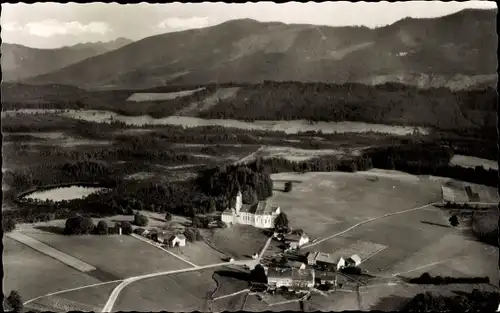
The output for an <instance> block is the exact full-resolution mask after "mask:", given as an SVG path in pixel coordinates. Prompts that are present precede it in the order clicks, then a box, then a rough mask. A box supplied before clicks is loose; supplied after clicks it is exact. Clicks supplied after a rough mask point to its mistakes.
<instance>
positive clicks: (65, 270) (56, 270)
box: [3, 237, 100, 301]
mask: <svg viewBox="0 0 500 313" xmlns="http://www.w3.org/2000/svg"><path fill="white" fill-rule="evenodd" d="M3 246H4V250H3V269H4V279H3V288H4V292H5V293H8V292H10V290H17V291H19V292H20V294H21V296H22V297H23V300H24V301H27V300H30V299H33V298H35V297H39V296H43V295H44V294H46V293H51V292H56V291H60V290H64V289H69V288H76V287H79V286H85V285H92V284H96V283H99V282H100V281H99V280H97V279H96V278H94V277H91V276H90V275H87V274H84V273H82V272H79V271H77V270H75V269H73V268H71V267H69V266H67V265H65V264H63V263H61V262H59V261H57V260H56V259H53V258H51V257H49V256H46V255H44V254H42V253H40V252H38V251H35V250H33V249H31V248H30V247H28V246H26V245H23V244H21V243H19V242H17V241H15V240H13V239H10V238H8V237H4V238H3Z"/></svg>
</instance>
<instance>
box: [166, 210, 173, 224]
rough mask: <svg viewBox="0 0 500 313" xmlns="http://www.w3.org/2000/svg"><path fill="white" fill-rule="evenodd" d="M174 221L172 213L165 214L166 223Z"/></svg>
mask: <svg viewBox="0 0 500 313" xmlns="http://www.w3.org/2000/svg"><path fill="white" fill-rule="evenodd" d="M171 220H172V213H170V212H167V213H166V214H165V221H167V222H170V221H171Z"/></svg>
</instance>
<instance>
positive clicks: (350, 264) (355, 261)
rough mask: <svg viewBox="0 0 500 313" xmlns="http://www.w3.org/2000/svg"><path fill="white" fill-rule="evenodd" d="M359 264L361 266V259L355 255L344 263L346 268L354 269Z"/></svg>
mask: <svg viewBox="0 0 500 313" xmlns="http://www.w3.org/2000/svg"><path fill="white" fill-rule="evenodd" d="M360 264H361V258H360V257H359V256H358V255H357V254H353V255H351V257H350V258H348V259H347V260H346V261H345V266H346V267H356V266H359V265H360Z"/></svg>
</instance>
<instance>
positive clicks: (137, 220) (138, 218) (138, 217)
mask: <svg viewBox="0 0 500 313" xmlns="http://www.w3.org/2000/svg"><path fill="white" fill-rule="evenodd" d="M134 224H135V225H137V226H147V225H148V217H147V216H145V215H142V214H140V213H135V215H134Z"/></svg>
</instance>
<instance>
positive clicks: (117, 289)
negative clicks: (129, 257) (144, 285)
mask: <svg viewBox="0 0 500 313" xmlns="http://www.w3.org/2000/svg"><path fill="white" fill-rule="evenodd" d="M246 262H248V261H245V260H242V261H236V262H221V263H214V264H210V265H203V266H197V267H190V268H185V269H180V270H170V271H164V272H156V273H151V274H144V275H140V276H134V277H129V278H127V279H124V280H122V282H121V283H120V284H119V285H118V286H116V287H115V289H113V291H112V292H111V294H110V296H109V298H108V301H107V302H106V304H105V305H104V307H103V309H102V312H111V310H112V309H113V306H114V304H115V302H116V300H117V299H118V296H119V295H120V293H121V291H122V290H123V289H124V288H125V287H127V286H128V285H129V284H131V283H133V282H136V281H139V280H142V279H147V278H153V277H158V276H163V275H171V274H178V273H185V272H194V271H199V270H203V269H207V268H213V267H219V266H227V265H234V264H236V265H245V264H246Z"/></svg>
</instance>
